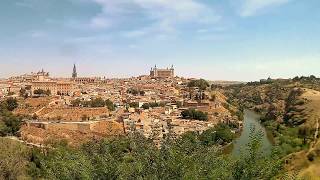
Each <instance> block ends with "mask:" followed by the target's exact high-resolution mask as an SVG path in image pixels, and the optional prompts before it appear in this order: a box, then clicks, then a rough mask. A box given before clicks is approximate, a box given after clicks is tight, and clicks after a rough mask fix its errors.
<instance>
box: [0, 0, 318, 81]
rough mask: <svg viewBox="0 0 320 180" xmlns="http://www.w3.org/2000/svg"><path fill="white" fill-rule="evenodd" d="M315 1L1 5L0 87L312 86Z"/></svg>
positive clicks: (46, 0)
mask: <svg viewBox="0 0 320 180" xmlns="http://www.w3.org/2000/svg"><path fill="white" fill-rule="evenodd" d="M319 22H320V1H319V0H1V1H0V77H9V76H13V75H19V74H23V73H29V72H35V71H38V70H40V69H42V68H43V69H44V70H46V71H49V72H50V73H51V75H52V76H56V77H69V76H71V73H72V68H73V64H74V63H75V64H76V66H77V70H78V75H79V76H106V77H107V78H117V77H118V78H121V77H131V76H138V75H143V74H148V73H149V70H150V68H151V67H153V66H154V65H155V64H156V65H157V67H163V68H166V67H171V65H174V67H175V70H176V75H178V76H184V77H195V78H205V79H209V80H237V81H253V80H259V79H261V78H267V77H269V76H270V77H272V78H290V77H294V76H297V75H299V76H301V75H305V76H308V75H311V74H313V75H316V76H320V46H319V42H320V36H319V35H320V23H319Z"/></svg>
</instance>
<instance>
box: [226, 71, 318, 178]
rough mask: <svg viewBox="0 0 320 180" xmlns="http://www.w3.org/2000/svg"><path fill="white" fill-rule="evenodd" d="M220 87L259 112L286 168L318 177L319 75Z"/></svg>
mask: <svg viewBox="0 0 320 180" xmlns="http://www.w3.org/2000/svg"><path fill="white" fill-rule="evenodd" d="M222 90H223V93H224V94H225V95H226V96H227V97H228V100H227V101H228V102H229V103H230V104H233V105H234V106H236V107H238V108H239V109H243V108H249V109H253V110H255V111H256V112H259V113H260V114H262V115H263V117H262V118H261V122H262V123H263V124H264V125H265V126H266V127H267V129H269V130H270V131H271V132H272V134H273V136H274V139H275V145H276V147H277V148H278V153H279V154H281V156H282V157H284V159H286V163H287V165H286V167H287V169H288V170H289V171H291V172H300V173H298V174H299V176H301V177H308V176H310V177H319V175H318V174H317V173H318V172H320V170H319V167H320V164H319V161H320V160H319V159H320V148H319V147H320V144H319V142H318V139H319V135H318V129H319V117H320V92H319V90H320V79H318V78H315V77H313V76H310V77H301V78H298V77H297V78H294V79H287V80H285V79H281V80H271V79H269V80H267V81H261V82H251V83H247V84H242V85H232V86H228V87H223V88H222ZM315 167H317V168H315Z"/></svg>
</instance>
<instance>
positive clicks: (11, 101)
mask: <svg viewBox="0 0 320 180" xmlns="http://www.w3.org/2000/svg"><path fill="white" fill-rule="evenodd" d="M17 107H18V101H17V99H15V98H12V97H9V98H8V99H6V100H5V101H4V102H2V108H4V109H7V110H9V111H13V110H14V109H16V108H17Z"/></svg>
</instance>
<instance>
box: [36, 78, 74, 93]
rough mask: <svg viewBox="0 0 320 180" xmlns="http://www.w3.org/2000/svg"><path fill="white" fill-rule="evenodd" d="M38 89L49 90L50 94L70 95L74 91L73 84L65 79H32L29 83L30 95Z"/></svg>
mask: <svg viewBox="0 0 320 180" xmlns="http://www.w3.org/2000/svg"><path fill="white" fill-rule="evenodd" d="M38 89H42V90H45V91H48V90H49V91H50V92H51V95H71V94H72V93H73V91H74V84H73V83H72V82H67V81H33V82H32V83H31V93H32V95H34V91H35V90H38Z"/></svg>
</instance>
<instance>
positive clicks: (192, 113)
mask: <svg viewBox="0 0 320 180" xmlns="http://www.w3.org/2000/svg"><path fill="white" fill-rule="evenodd" d="M181 116H182V118H183V119H195V120H200V121H207V120H208V114H207V113H204V112H202V111H197V110H195V109H188V110H184V111H182V112H181Z"/></svg>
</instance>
